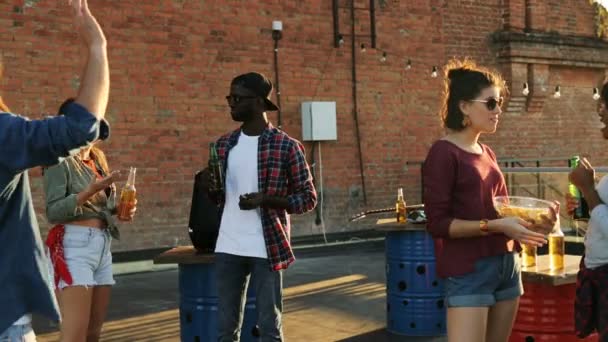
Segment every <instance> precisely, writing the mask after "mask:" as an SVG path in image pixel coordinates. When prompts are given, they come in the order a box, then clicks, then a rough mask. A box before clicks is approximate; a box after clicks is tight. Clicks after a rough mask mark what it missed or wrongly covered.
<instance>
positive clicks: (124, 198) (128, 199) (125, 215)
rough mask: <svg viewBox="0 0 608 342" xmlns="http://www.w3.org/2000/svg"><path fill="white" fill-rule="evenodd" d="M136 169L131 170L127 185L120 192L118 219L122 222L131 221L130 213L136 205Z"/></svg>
mask: <svg viewBox="0 0 608 342" xmlns="http://www.w3.org/2000/svg"><path fill="white" fill-rule="evenodd" d="M136 171H137V169H136V168H134V167H132V168H131V169H130V170H129V178H128V179H127V183H126V184H125V186H124V187H123V188H122V190H121V192H120V204H119V205H118V218H119V219H121V220H124V221H126V220H129V219H130V218H131V215H130V212H131V209H133V206H134V205H135V194H136V191H135V172H136Z"/></svg>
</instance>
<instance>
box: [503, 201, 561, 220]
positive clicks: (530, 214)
mask: <svg viewBox="0 0 608 342" xmlns="http://www.w3.org/2000/svg"><path fill="white" fill-rule="evenodd" d="M552 206H553V203H551V202H549V201H545V200H541V199H538V198H533V197H521V196H497V197H494V208H495V209H496V211H497V212H498V215H499V216H500V217H510V216H516V217H519V218H521V219H523V220H526V221H528V222H530V223H532V224H534V223H540V222H542V221H543V220H542V217H541V216H542V215H545V216H548V217H550V216H551V207H552Z"/></svg>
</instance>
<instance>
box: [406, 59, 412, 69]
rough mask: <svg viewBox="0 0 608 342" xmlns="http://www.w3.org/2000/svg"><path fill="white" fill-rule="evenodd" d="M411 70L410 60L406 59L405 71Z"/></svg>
mask: <svg viewBox="0 0 608 342" xmlns="http://www.w3.org/2000/svg"><path fill="white" fill-rule="evenodd" d="M411 68H412V60H411V59H408V60H407V63H405V70H410V69H411Z"/></svg>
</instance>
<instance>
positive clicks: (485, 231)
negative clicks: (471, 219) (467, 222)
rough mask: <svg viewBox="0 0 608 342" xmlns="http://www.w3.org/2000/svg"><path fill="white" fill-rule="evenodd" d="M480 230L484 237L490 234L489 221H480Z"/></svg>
mask: <svg viewBox="0 0 608 342" xmlns="http://www.w3.org/2000/svg"><path fill="white" fill-rule="evenodd" d="M479 230H480V231H481V233H482V234H483V235H487V234H490V230H489V229H488V220H486V219H483V220H480V221H479Z"/></svg>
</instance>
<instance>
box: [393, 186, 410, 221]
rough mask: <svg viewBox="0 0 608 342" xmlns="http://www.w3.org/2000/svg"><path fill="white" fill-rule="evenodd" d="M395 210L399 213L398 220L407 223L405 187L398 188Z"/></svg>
mask: <svg viewBox="0 0 608 342" xmlns="http://www.w3.org/2000/svg"><path fill="white" fill-rule="evenodd" d="M395 211H396V213H397V222H398V223H405V221H406V220H407V218H406V216H405V199H404V198H403V188H399V190H397V203H396V204H395Z"/></svg>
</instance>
